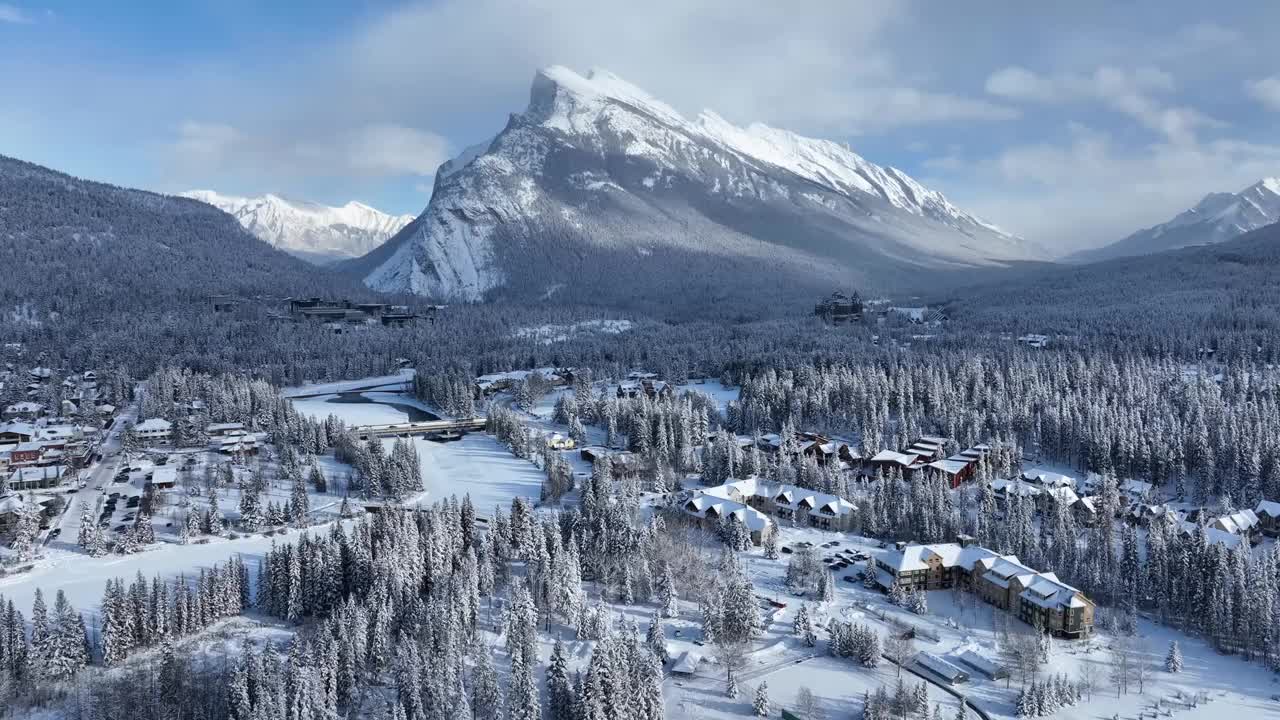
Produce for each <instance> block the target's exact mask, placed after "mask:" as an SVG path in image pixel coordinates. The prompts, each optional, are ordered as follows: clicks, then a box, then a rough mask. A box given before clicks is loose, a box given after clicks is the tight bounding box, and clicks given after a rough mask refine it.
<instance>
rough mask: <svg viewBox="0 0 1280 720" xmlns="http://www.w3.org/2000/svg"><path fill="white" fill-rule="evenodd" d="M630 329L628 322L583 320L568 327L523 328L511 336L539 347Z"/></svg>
mask: <svg viewBox="0 0 1280 720" xmlns="http://www.w3.org/2000/svg"><path fill="white" fill-rule="evenodd" d="M630 329H631V321H630V320H583V321H582V322H576V323H572V324H568V325H538V326H535V327H523V328H519V329H518V330H516V331H515V332H514V333H512V335H513V336H514V337H518V338H525V339H528V340H536V341H537V342H538V343H539V344H541V345H550V344H552V343H558V342H565V341H567V340H571V339H573V338H576V337H578V336H580V335H594V334H603V335H617V334H618V333H624V332H626V331H628V330H630Z"/></svg>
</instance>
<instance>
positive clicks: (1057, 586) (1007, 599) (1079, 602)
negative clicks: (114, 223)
mask: <svg viewBox="0 0 1280 720" xmlns="http://www.w3.org/2000/svg"><path fill="white" fill-rule="evenodd" d="M872 571H873V572H874V573H875V579H876V582H877V584H879V585H880V587H882V588H883V589H885V590H891V589H893V588H895V587H897V588H901V589H903V590H906V591H915V590H942V589H946V588H953V587H955V588H960V589H962V590H966V591H968V592H971V593H973V594H975V595H977V596H978V597H980V598H982V600H983V601H984V602H986V603H988V604H991V605H995V606H996V607H999V608H1000V609H1002V610H1005V611H1007V612H1010V613H1012V614H1014V615H1016V616H1017V617H1018V619H1019V620H1022V621H1023V622H1025V623H1027V624H1028V625H1034V626H1036V627H1039V628H1043V629H1044V630H1045V632H1049V633H1052V634H1054V635H1057V636H1059V637H1065V638H1071V639H1078V638H1085V637H1088V636H1090V635H1091V634H1092V633H1093V617H1094V610H1095V607H1096V606H1095V605H1094V603H1093V601H1092V600H1090V599H1089V598H1087V597H1085V595H1084V593H1082V592H1080V591H1079V590H1077V589H1076V588H1073V587H1071V586H1070V585H1067V584H1066V583H1064V582H1062V581H1061V580H1059V579H1058V576H1057V575H1054V574H1053V573H1042V572H1038V571H1036V570H1032V569H1031V568H1029V567H1027V566H1026V565H1023V564H1022V563H1021V562H1020V561H1019V560H1018V558H1017V557H1014V556H1013V555H1004V556H1002V555H999V554H997V553H995V552H993V551H991V550H988V549H986V548H984V547H979V546H977V545H974V544H973V543H972V539H971V538H969V537H967V536H961V537H960V538H959V541H958V542H954V543H938V544H934V545H907V544H906V543H898V544H897V546H896V547H895V549H894V550H892V551H889V552H885V553H883V554H881V555H880V556H879V557H877V558H876V560H875V565H874V567H873V568H872Z"/></svg>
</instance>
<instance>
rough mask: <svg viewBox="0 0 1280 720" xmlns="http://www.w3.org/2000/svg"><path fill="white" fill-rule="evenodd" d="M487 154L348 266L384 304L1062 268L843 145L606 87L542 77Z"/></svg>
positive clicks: (567, 76) (554, 71) (477, 155)
mask: <svg viewBox="0 0 1280 720" xmlns="http://www.w3.org/2000/svg"><path fill="white" fill-rule="evenodd" d="M482 146H483V149H479V147H480V146H473V148H469V149H468V150H467V151H465V152H464V153H463V154H462V155H461V156H460V157H459V158H458V159H455V160H451V161H449V162H448V163H445V165H444V166H442V170H443V171H444V172H440V173H437V177H436V188H435V193H434V194H433V196H432V200H431V202H430V204H429V205H428V206H427V208H426V209H425V210H424V212H423V213H422V214H421V215H420V216H419V217H418V219H417V220H416V221H415V222H414V223H413V224H412V225H410V226H409V227H410V228H412V231H411V232H404V231H402V232H401V233H400V234H398V235H397V236H396V237H395V238H393V239H392V240H391V241H389V242H388V246H389V247H386V248H381V249H379V251H377V252H376V256H375V257H370V256H366V258H365V259H362V260H359V261H352V262H350V263H346V264H344V267H346V268H348V269H354V270H355V271H359V272H362V273H363V277H364V281H365V283H366V284H367V285H369V286H370V287H373V288H375V289H380V290H384V291H391V292H413V293H417V294H423V295H430V296H434V297H439V298H443V299H450V300H479V299H482V298H485V297H487V296H490V295H494V294H497V295H504V296H512V297H515V296H524V297H535V298H536V297H540V296H542V295H545V294H546V293H547V291H548V289H549V288H551V287H555V286H558V285H566V284H571V283H573V282H585V283H587V284H588V285H589V286H591V287H593V288H594V289H595V290H597V291H599V292H602V293H604V294H605V295H607V296H615V295H619V294H622V293H623V292H624V290H623V289H622V288H621V287H618V286H617V285H616V283H615V282H614V281H613V280H607V279H606V278H605V276H606V275H608V274H609V268H608V266H607V265H604V263H609V262H620V263H625V265H626V266H631V265H642V266H643V265H648V266H661V270H660V271H661V272H666V273H676V274H680V275H691V274H695V273H694V271H695V270H696V271H697V274H698V277H697V278H694V279H695V280H697V281H701V280H702V279H704V278H703V276H705V275H708V274H709V275H711V276H714V279H715V281H716V282H719V283H732V282H735V281H747V282H758V281H760V280H761V278H760V277H759V275H760V273H759V272H756V271H750V272H748V273H747V275H748V277H741V276H737V275H735V273H736V272H737V270H738V269H741V268H742V266H743V265H744V264H748V265H750V264H753V263H762V262H763V263H771V264H772V265H773V269H774V270H775V271H776V273H778V277H777V278H776V279H767V280H766V284H769V285H772V286H775V287H776V288H778V289H785V286H786V285H787V282H792V283H793V284H795V285H797V287H796V288H795V291H796V292H809V291H810V289H811V288H813V287H823V286H825V287H829V286H830V285H831V284H832V283H838V284H842V285H844V284H848V282H849V281H850V280H851V279H852V280H853V281H854V282H864V281H871V282H874V281H875V280H877V279H879V280H885V279H887V277H886V276H887V275H896V276H909V275H910V274H911V273H912V272H918V271H920V270H934V269H958V268H964V267H980V266H991V265H995V264H999V263H1001V262H1005V261H1019V260H1039V259H1043V258H1045V257H1046V256H1047V253H1046V252H1045V251H1044V250H1043V248H1039V247H1038V246H1035V245H1034V243H1030V242H1028V241H1026V240H1024V239H1023V238H1019V237H1017V236H1015V235H1012V234H1010V233H1007V232H1005V231H1003V230H1000V229H999V228H998V227H997V226H995V225H993V224H991V223H989V222H987V221H985V220H982V219H980V218H977V217H976V216H973V215H970V214H968V213H965V212H964V211H962V210H960V209H959V208H957V207H955V206H954V205H952V204H951V203H950V202H949V201H947V200H946V198H945V197H944V196H942V195H941V193H937V192H936V191H932V190H929V189H927V188H925V187H923V186H922V185H920V184H919V183H917V182H915V181H914V180H912V179H911V178H910V177H909V176H907V175H906V173H903V172H901V171H899V170H896V169H893V168H884V167H881V166H878V165H875V164H874V163H870V162H869V161H866V160H865V159H863V158H861V157H860V156H858V155H857V154H856V153H853V151H852V150H849V149H847V148H844V147H843V146H840V145H838V144H837V143H834V142H831V141H827V140H817V139H813V138H805V137H803V136H800V135H796V134H794V133H790V132H788V131H785V130H778V129H775V128H771V127H769V126H767V125H763V124H761V123H756V124H753V125H751V126H748V127H746V128H740V127H737V126H734V125H732V124H731V123H729V122H728V121H726V120H724V119H723V118H721V117H720V116H718V115H716V114H715V113H713V112H710V111H706V112H703V113H702V114H701V115H699V116H698V117H697V118H696V119H694V120H688V119H686V118H684V117H683V116H682V115H680V113H678V112H677V111H675V110H674V109H673V108H671V107H670V106H669V105H667V104H666V103H663V102H662V101H660V100H657V99H656V98H654V97H653V96H651V95H649V94H648V93H647V92H645V91H643V90H641V89H640V88H638V87H636V86H634V85H631V84H630V83H627V82H626V81H624V80H622V79H621V78H618V77H617V76H616V75H613V74H612V73H608V72H606V71H594V72H592V73H590V74H589V75H588V76H586V77H584V76H581V75H578V74H577V73H575V72H573V71H572V70H568V69H566V68H563V67H559V66H552V67H550V68H546V69H543V70H540V71H539V72H538V73H537V74H536V75H535V78H534V81H533V84H532V87H531V91H530V101H529V105H528V107H527V108H526V110H525V111H524V112H522V113H515V114H513V115H511V116H510V119H509V120H508V122H507V125H506V127H504V129H503V130H502V131H501V132H499V133H498V134H497V135H496V136H494V138H493V139H492V140H491V141H489V142H488V143H487V144H482ZM375 259H376V260H379V261H378V262H375V261H374V260H375ZM730 268H734V270H733V271H730ZM656 271H658V270H657V269H654V270H652V272H656ZM642 274H643V273H642ZM784 278H786V279H784ZM626 280H627V281H626V283H624V284H625V285H626V290H625V292H628V293H633V294H634V293H636V292H641V293H643V292H646V291H647V290H648V286H646V285H645V284H644V283H643V282H641V281H640V279H639V278H630V277H629V278H627V279H626Z"/></svg>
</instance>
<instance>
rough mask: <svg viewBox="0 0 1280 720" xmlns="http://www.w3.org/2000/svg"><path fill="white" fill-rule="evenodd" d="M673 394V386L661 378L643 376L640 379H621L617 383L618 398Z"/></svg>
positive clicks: (657, 396) (667, 395) (666, 396)
mask: <svg viewBox="0 0 1280 720" xmlns="http://www.w3.org/2000/svg"><path fill="white" fill-rule="evenodd" d="M674 394H675V389H674V387H673V386H672V385H671V384H670V383H668V382H665V381H663V380H654V379H651V378H643V379H640V380H623V381H622V382H620V383H618V391H617V395H618V397H619V398H624V399H625V398H638V397H640V396H641V395H644V396H645V397H648V398H659V397H663V398H669V397H671V396H672V395H674Z"/></svg>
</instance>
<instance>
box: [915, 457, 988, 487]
mask: <svg viewBox="0 0 1280 720" xmlns="http://www.w3.org/2000/svg"><path fill="white" fill-rule="evenodd" d="M925 467H926V468H928V470H929V472H933V473H937V474H938V475H941V476H942V477H943V479H944V480H946V481H947V484H948V485H950V486H951V488H952V489H953V490H954V489H955V488H958V487H960V486H961V485H962V484H964V483H965V481H967V480H968V479H969V478H971V477H973V473H974V471H975V470H976V469H977V467H978V461H977V460H974V459H972V458H969V457H966V456H964V455H953V456H952V457H949V458H947V459H945V460H934V461H933V462H931V463H929V464H928V465H925Z"/></svg>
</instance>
